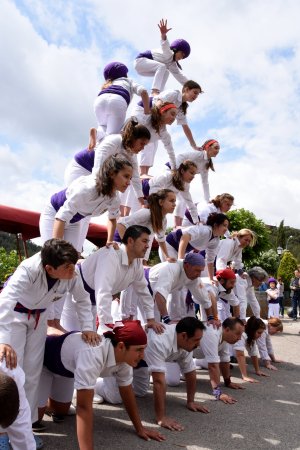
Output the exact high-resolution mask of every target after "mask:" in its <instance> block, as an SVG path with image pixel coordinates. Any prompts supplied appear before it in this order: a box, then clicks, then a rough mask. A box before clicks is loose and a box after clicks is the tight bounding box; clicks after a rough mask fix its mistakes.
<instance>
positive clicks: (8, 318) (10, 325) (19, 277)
mask: <svg viewBox="0 0 300 450" xmlns="http://www.w3.org/2000/svg"><path fill="white" fill-rule="evenodd" d="M77 260H78V253H77V251H76V250H75V248H74V247H73V246H72V245H71V244H70V243H69V242H66V241H64V240H62V239H49V240H48V241H46V242H45V244H44V245H43V247H42V250H41V252H40V253H37V254H36V255H34V256H32V257H31V258H28V259H26V260H25V261H23V262H22V263H21V264H20V265H19V267H18V268H17V270H16V271H15V273H14V274H13V275H12V276H11V278H10V279H9V281H8V283H7V286H5V288H4V289H3V291H2V292H1V294H0V325H1V327H0V356H5V357H6V361H7V362H8V365H9V366H10V365H11V364H12V367H15V364H16V361H15V360H14V359H13V361H11V360H10V356H11V355H12V354H11V348H13V349H14V350H15V352H16V354H17V357H18V364H19V365H20V366H21V367H22V369H23V370H24V372H25V376H26V380H25V392H26V397H27V399H28V402H29V405H30V408H31V415H32V423H35V422H36V420H37V394H38V393H37V388H38V382H39V378H40V374H41V371H42V367H43V356H44V347H45V339H46V332H47V312H46V309H47V308H48V307H49V306H50V305H51V303H52V302H55V301H57V300H59V299H61V298H62V297H63V296H64V295H65V294H66V292H71V293H72V294H73V296H74V300H75V307H76V309H77V313H78V318H79V321H80V325H81V329H82V330H83V332H82V337H83V339H84V340H86V341H88V342H89V343H91V344H93V343H96V342H98V340H99V337H98V336H97V334H96V333H95V332H94V331H93V315H92V312H91V303H90V300H89V297H88V295H87V293H86V291H85V290H84V288H83V285H82V282H81V279H80V277H78V276H76V274H75V264H76V262H77Z"/></svg>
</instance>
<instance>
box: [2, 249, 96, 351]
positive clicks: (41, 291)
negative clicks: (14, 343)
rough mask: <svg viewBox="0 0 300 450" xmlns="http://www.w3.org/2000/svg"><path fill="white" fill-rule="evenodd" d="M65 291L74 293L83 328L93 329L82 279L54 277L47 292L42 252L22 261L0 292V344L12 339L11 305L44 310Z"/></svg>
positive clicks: (89, 305)
mask: <svg viewBox="0 0 300 450" xmlns="http://www.w3.org/2000/svg"><path fill="white" fill-rule="evenodd" d="M66 292H70V293H71V294H73V296H74V299H75V302H76V309H77V314H78V318H79V321H80V325H81V328H82V330H84V331H92V330H93V315H92V311H91V302H90V298H89V295H88V294H87V292H86V291H85V289H84V287H83V284H82V281H81V278H80V277H79V276H76V275H75V276H74V278H72V279H71V280H57V281H56V283H55V284H54V286H52V288H51V289H50V290H49V291H48V284H47V277H46V271H45V269H44V268H43V265H42V262H41V254H40V253H37V254H36V255H34V256H32V257H31V258H28V259H26V260H25V261H23V262H22V263H21V264H20V265H19V266H18V268H17V270H16V271H15V273H14V274H13V275H12V277H11V278H10V279H9V281H8V284H7V286H5V288H4V289H3V291H2V292H1V294H0V323H1V327H0V343H5V344H10V342H11V339H10V334H11V323H12V322H13V320H14V308H15V306H16V304H17V302H19V303H21V304H22V305H23V306H25V308H28V309H44V308H47V307H48V306H50V304H51V303H52V302H54V301H57V300H59V299H61V298H62V297H63V296H64V294H65V293H66ZM16 314H17V313H16ZM18 314H19V313H18Z"/></svg>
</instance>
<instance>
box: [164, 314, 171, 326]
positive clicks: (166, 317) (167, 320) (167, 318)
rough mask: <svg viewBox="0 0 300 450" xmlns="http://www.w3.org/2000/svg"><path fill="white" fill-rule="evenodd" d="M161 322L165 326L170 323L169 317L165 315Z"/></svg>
mask: <svg viewBox="0 0 300 450" xmlns="http://www.w3.org/2000/svg"><path fill="white" fill-rule="evenodd" d="M162 320H163V322H164V323H165V324H168V323H170V322H171V319H170V316H169V315H166V316H162Z"/></svg>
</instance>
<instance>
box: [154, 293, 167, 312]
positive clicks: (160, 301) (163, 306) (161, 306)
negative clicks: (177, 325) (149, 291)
mask: <svg viewBox="0 0 300 450" xmlns="http://www.w3.org/2000/svg"><path fill="white" fill-rule="evenodd" d="M155 303H156V306H157V309H158V311H159V313H160V315H161V316H162V317H164V316H167V315H168V310H167V302H166V299H165V297H163V296H162V295H161V294H160V293H159V292H156V294H155Z"/></svg>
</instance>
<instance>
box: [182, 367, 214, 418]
mask: <svg viewBox="0 0 300 450" xmlns="http://www.w3.org/2000/svg"><path fill="white" fill-rule="evenodd" d="M184 376H185V382H186V406H187V408H188V409H189V410H191V411H195V412H196V411H199V412H203V413H206V414H207V413H209V410H208V409H207V408H206V406H202V405H200V404H199V403H197V402H195V394H196V384H197V377H196V371H195V370H192V371H191V372H188V373H185V374H184Z"/></svg>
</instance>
